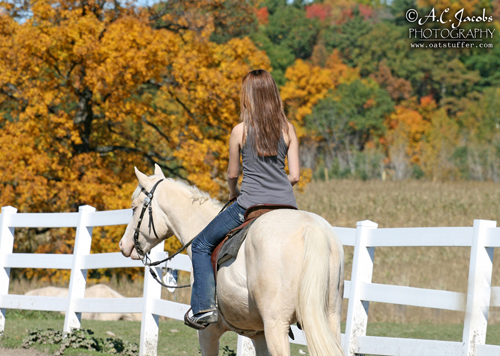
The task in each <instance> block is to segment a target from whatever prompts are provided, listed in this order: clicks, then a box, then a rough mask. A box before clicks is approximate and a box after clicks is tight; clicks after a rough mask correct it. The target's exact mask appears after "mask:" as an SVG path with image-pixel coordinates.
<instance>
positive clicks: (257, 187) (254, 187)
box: [237, 134, 297, 209]
mask: <svg viewBox="0 0 500 356" xmlns="http://www.w3.org/2000/svg"><path fill="white" fill-rule="evenodd" d="M250 139H251V138H250V137H247V140H246V142H245V145H244V146H243V148H242V149H241V156H242V160H243V181H242V183H241V190H240V191H241V195H240V196H239V197H238V199H237V202H238V204H239V205H241V206H242V207H243V208H245V209H248V208H249V207H251V206H252V205H256V204H283V205H292V206H294V207H297V203H296V201H295V196H294V195H293V189H292V184H291V183H290V181H289V180H288V177H287V175H286V173H285V157H286V155H287V151H288V147H287V145H286V143H285V139H284V138H283V134H282V135H281V138H280V142H279V144H278V155H277V156H257V154H254V152H253V150H252V145H251V142H250Z"/></svg>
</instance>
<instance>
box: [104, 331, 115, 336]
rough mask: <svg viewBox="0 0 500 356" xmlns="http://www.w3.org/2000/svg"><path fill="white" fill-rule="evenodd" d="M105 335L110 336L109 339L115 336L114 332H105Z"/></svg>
mask: <svg viewBox="0 0 500 356" xmlns="http://www.w3.org/2000/svg"><path fill="white" fill-rule="evenodd" d="M106 334H107V335H108V336H111V337H115V336H116V334H115V333H114V332H112V331H106Z"/></svg>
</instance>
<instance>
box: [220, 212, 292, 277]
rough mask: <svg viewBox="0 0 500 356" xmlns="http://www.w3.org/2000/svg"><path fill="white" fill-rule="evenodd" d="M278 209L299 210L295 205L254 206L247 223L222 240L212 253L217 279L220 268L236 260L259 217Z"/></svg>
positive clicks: (248, 214) (246, 215)
mask: <svg viewBox="0 0 500 356" xmlns="http://www.w3.org/2000/svg"><path fill="white" fill-rule="evenodd" d="M277 209H294V210H297V208H296V207H294V206H293V205H274V204H257V205H252V206H251V207H249V208H248V209H247V210H246V211H245V215H244V219H245V221H244V222H243V223H242V224H241V225H240V226H238V227H237V228H235V229H233V230H231V231H229V232H228V233H227V235H226V237H225V238H224V240H222V242H221V243H220V244H219V245H217V247H216V248H215V250H214V251H213V252H212V258H211V260H212V267H213V269H214V276H215V278H216V279H217V271H218V270H219V267H220V266H221V265H222V264H223V263H224V262H226V261H229V260H230V259H233V258H236V255H237V254H238V250H239V249H240V246H241V244H242V243H243V241H245V238H246V236H247V233H248V230H249V229H250V226H252V224H253V223H254V222H255V221H256V220H257V218H258V217H260V216H262V215H264V214H265V213H268V212H270V211H272V210H277Z"/></svg>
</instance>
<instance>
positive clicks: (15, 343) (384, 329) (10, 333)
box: [0, 311, 500, 356]
mask: <svg viewBox="0 0 500 356" xmlns="http://www.w3.org/2000/svg"><path fill="white" fill-rule="evenodd" d="M63 323H64V319H63V317H62V315H59V314H56V313H49V312H18V311H9V312H8V313H7V327H6V331H5V335H4V336H3V337H2V338H0V347H3V348H19V347H21V344H22V341H23V339H24V338H25V337H26V334H27V330H28V329H30V328H33V327H35V326H37V327H39V328H42V329H47V328H53V329H56V330H62V327H63ZM140 327H141V325H140V322H138V321H95V320H83V321H82V328H84V329H91V330H92V331H94V332H95V336H96V337H100V338H104V339H105V338H107V337H109V335H108V334H107V332H112V333H113V334H115V335H116V338H121V339H122V340H128V341H129V342H135V343H137V344H138V343H139V333H140ZM344 327H345V325H344V324H342V332H344ZM367 334H368V335H373V336H390V337H403V338H416V339H428V340H448V341H461V338H462V325H456V324H450V325H436V324H428V323H420V324H400V323H370V324H369V325H368V331H367ZM236 342H237V340H236V334H235V333H226V334H225V335H224V336H223V337H222V339H221V342H220V345H221V346H220V350H221V352H220V355H221V356H231V355H232V352H231V351H236ZM486 342H487V343H488V344H493V345H500V325H492V326H490V328H489V330H488V336H487V339H486ZM35 348H36V349H37V350H40V351H43V352H45V353H46V354H53V353H54V352H55V351H56V350H57V349H58V347H57V346H55V345H37V346H35ZM300 350H302V353H301V352H300ZM198 351H199V347H198V340H197V336H196V332H195V331H194V330H193V329H190V328H188V327H186V326H184V325H183V323H182V322H180V321H174V320H164V321H161V322H160V337H159V342H158V355H160V356H179V355H198ZM291 351H292V355H293V356H298V355H304V353H303V352H305V353H306V354H308V353H307V347H305V346H302V345H295V344H292V345H291ZM64 354H65V355H68V356H76V355H96V354H97V353H96V352H92V351H86V350H82V349H67V351H66V352H65V353H64ZM98 354H99V355H103V356H110V355H112V354H106V353H98Z"/></svg>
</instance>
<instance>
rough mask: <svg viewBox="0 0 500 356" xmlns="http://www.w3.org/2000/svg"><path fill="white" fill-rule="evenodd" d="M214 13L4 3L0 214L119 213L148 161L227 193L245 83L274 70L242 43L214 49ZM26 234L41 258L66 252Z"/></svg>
mask: <svg viewBox="0 0 500 356" xmlns="http://www.w3.org/2000/svg"><path fill="white" fill-rule="evenodd" d="M222 2H223V1H218V2H216V5H217V4H220V3H222ZM231 3H234V1H233V2H231ZM213 4H214V3H213V2H212V1H191V2H190V1H172V2H167V3H166V5H165V4H164V5H165V6H166V8H163V7H162V6H160V5H158V6H156V7H154V8H149V9H147V8H137V7H135V6H133V5H132V4H130V3H125V2H124V3H121V2H116V1H103V0H90V1H87V0H85V1H79V0H74V1H73V0H62V1H54V0H37V1H33V2H23V3H22V6H21V5H16V4H10V3H5V2H2V3H1V8H0V107H1V109H0V110H1V111H0V128H1V134H0V144H1V145H2V152H1V153H0V155H1V158H0V164H1V169H0V199H1V201H2V205H13V206H16V207H17V208H18V209H19V211H21V212H25V211H29V212H37V211H45V212H47V211H75V210H76V209H77V207H78V206H79V205H83V204H90V205H93V206H95V207H96V208H97V209H98V210H104V209H117V208H125V207H128V206H129V204H130V195H131V193H132V191H133V189H134V187H135V185H136V184H137V183H136V180H135V178H134V175H133V166H138V167H139V168H140V169H142V170H144V171H151V167H152V166H153V163H157V164H159V165H160V166H161V167H162V169H163V170H164V172H165V174H167V176H170V177H178V178H183V179H185V180H187V181H188V182H190V183H193V184H197V186H198V187H200V188H201V189H204V190H207V191H209V192H210V193H211V194H213V195H216V196H217V195H218V194H223V192H224V189H225V184H224V182H225V173H226V169H227V159H228V157H227V142H228V138H229V135H230V130H231V128H232V127H233V126H234V125H235V124H236V123H237V122H238V102H239V97H238V96H239V86H240V81H241V78H242V77H243V76H244V75H245V74H246V73H247V72H248V71H249V70H251V69H255V68H264V69H270V67H269V61H268V59H267V56H266V55H265V53H263V52H261V51H259V50H258V49H257V48H256V47H255V45H254V44H253V43H252V41H250V40H249V39H248V38H246V37H244V38H232V39H229V40H227V41H226V40H225V41H224V42H223V43H216V42H213V41H211V40H210V39H211V37H212V35H213V33H214V28H216V26H221V24H220V21H219V22H217V21H216V20H217V18H218V17H217V12H216V11H215V12H214V10H213V8H212V6H213ZM217 6H219V5H217ZM243 7H244V6H243ZM26 13H29V14H30V15H29V16H28V17H25V18H24V20H23V21H19V18H20V16H24V15H23V14H26ZM227 23H228V24H230V23H231V22H227ZM222 196H224V195H222ZM37 233H38V234H37ZM29 234H31V235H29ZM33 234H34V235H33ZM42 234H43V236H42ZM62 234H63V235H64V236H66V237H67V236H70V235H71V234H70V233H66V234H65V233H62ZM96 234H97V235H98V236H99V237H101V239H100V240H98V242H96V245H95V246H94V248H95V249H98V250H99V251H101V252H107V251H116V250H117V249H118V245H117V243H118V239H119V238H120V231H118V230H114V229H112V228H109V229H108V230H106V231H103V232H99V231H98V232H96ZM28 235H29V236H28ZM64 236H63V237H64ZM25 237H26V238H28V237H30V238H32V239H31V241H37V243H34V247H35V248H37V249H38V251H39V252H42V251H43V252H49V251H50V252H55V251H58V252H66V251H68V250H71V248H72V242H71V241H70V240H69V239H67V240H64V239H59V237H61V236H59V235H57V233H56V232H51V231H36V232H29V233H28V232H27V233H26V234H25ZM16 241H19V244H20V245H19V246H17V247H19V248H20V247H21V245H23V246H25V245H24V244H23V242H22V241H21V240H18V239H16ZM56 241H59V242H58V243H57V244H56V243H55V242H56ZM61 241H62V242H61ZM96 241H97V239H96ZM61 244H62V245H65V246H66V247H64V246H61ZM37 246H38V247H37Z"/></svg>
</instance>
